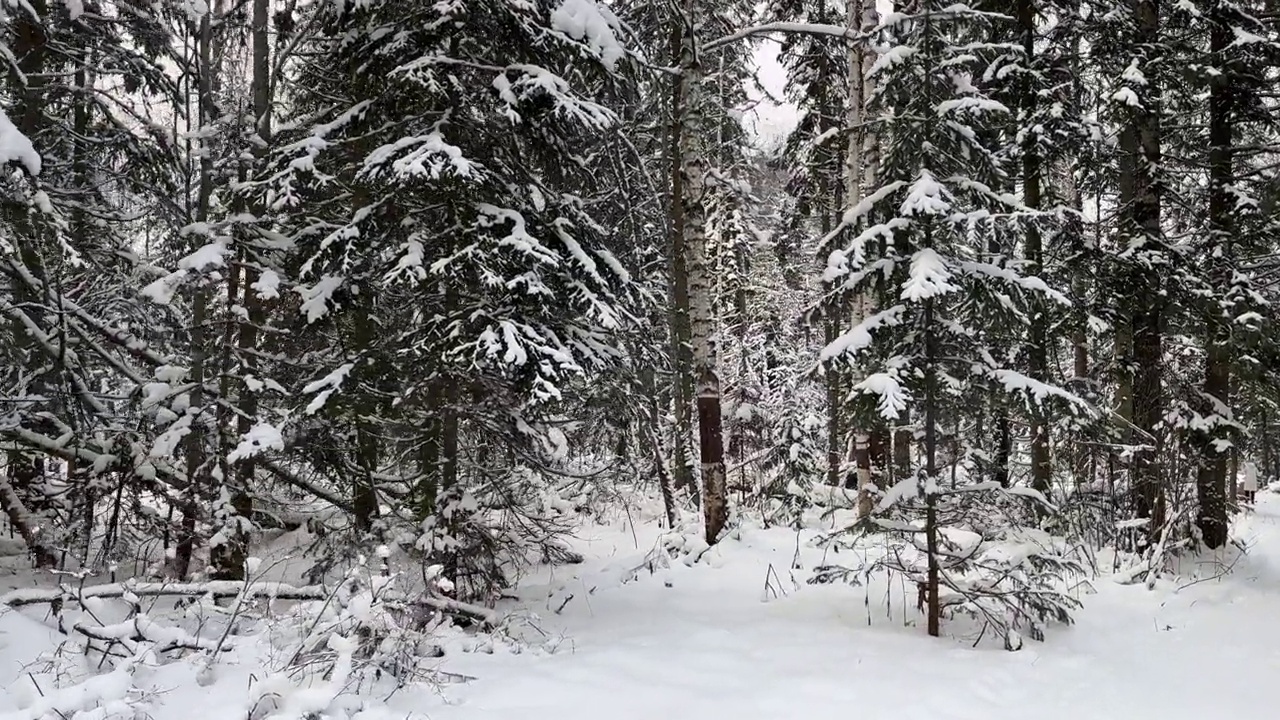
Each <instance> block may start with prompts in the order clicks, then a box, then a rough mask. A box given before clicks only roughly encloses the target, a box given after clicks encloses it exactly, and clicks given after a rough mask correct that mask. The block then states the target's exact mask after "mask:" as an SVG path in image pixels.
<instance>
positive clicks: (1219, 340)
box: [1196, 0, 1235, 548]
mask: <svg viewBox="0 0 1280 720" xmlns="http://www.w3.org/2000/svg"><path fill="white" fill-rule="evenodd" d="M1210 23H1211V25H1212V29H1211V30H1210V35H1209V52H1210V53H1211V54H1213V55H1214V56H1215V58H1217V60H1218V62H1220V63H1222V64H1223V65H1225V64H1226V63H1225V60H1224V59H1223V57H1222V56H1223V53H1224V52H1225V51H1226V50H1227V47H1228V45H1229V44H1230V43H1231V41H1232V32H1231V27H1230V25H1229V24H1228V19H1227V17H1226V8H1225V7H1224V3H1223V2H1222V0H1217V2H1215V3H1214V5H1213V8H1212V10H1211V13H1210ZM1218 69H1219V73H1218V74H1217V75H1215V76H1214V77H1212V78H1211V79H1210V83H1211V86H1210V89H1209V235H1210V241H1211V243H1212V245H1211V249H1210V251H1209V253H1208V255H1209V258H1210V262H1212V263H1213V269H1212V271H1211V278H1212V285H1213V287H1214V288H1215V289H1218V290H1219V291H1224V292H1225V291H1226V290H1227V288H1229V287H1230V285H1231V266H1232V264H1233V262H1232V260H1233V256H1232V243H1231V234H1232V222H1231V220H1232V218H1231V212H1232V207H1231V205H1232V203H1231V195H1230V192H1231V187H1230V186H1231V182H1232V175H1233V164H1234V157H1233V155H1234V153H1233V152H1232V150H1233V148H1232V142H1233V141H1234V138H1233V134H1234V133H1233V132H1232V123H1233V121H1234V117H1233V114H1234V112H1235V89H1234V88H1233V87H1232V82H1233V80H1234V76H1233V74H1232V73H1231V72H1230V69H1229V68H1226V67H1223V66H1221V65H1220V66H1219V68H1218ZM1224 314H1225V311H1222V310H1214V311H1212V312H1211V313H1210V323H1211V324H1210V326H1209V332H1210V336H1209V340H1208V343H1207V347H1206V348H1205V379H1204V394H1205V395H1206V396H1207V397H1208V398H1210V402H1211V403H1213V404H1214V405H1216V407H1210V408H1208V414H1207V416H1209V417H1216V418H1218V419H1219V420H1220V422H1221V423H1222V425H1218V426H1216V427H1213V428H1211V429H1210V430H1209V432H1208V433H1206V437H1205V438H1204V440H1205V442H1204V448H1203V457H1202V458H1201V459H1200V467H1199V468H1198V472H1197V476H1196V492H1197V495H1198V500H1199V512H1198V514H1197V517H1196V524H1197V525H1199V527H1200V535H1201V537H1202V539H1203V540H1204V544H1205V545H1207V546H1208V547H1210V548H1218V547H1222V546H1223V545H1225V544H1226V542H1227V456H1228V452H1227V449H1226V448H1225V447H1222V446H1220V445H1219V444H1218V443H1219V442H1225V441H1227V440H1229V439H1230V438H1229V433H1228V432H1227V431H1226V428H1225V423H1226V422H1227V421H1229V420H1230V419H1231V417H1230V413H1231V396H1230V391H1231V326H1230V319H1229V318H1225V317H1223V315H1224Z"/></svg>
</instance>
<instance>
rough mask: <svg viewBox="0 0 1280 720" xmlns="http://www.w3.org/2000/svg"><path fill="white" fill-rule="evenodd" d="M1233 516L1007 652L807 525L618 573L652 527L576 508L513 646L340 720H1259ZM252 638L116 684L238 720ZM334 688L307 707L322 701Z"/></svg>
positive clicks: (1270, 652)
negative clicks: (815, 581) (821, 541)
mask: <svg viewBox="0 0 1280 720" xmlns="http://www.w3.org/2000/svg"><path fill="white" fill-rule="evenodd" d="M1235 535H1236V537H1237V538H1238V539H1240V540H1241V541H1243V542H1244V543H1246V544H1247V545H1248V546H1249V552H1248V554H1247V555H1245V556H1244V557H1241V558H1239V559H1238V560H1235V558H1234V556H1233V557H1228V558H1226V561H1227V562H1232V561H1233V560H1234V567H1233V570H1232V572H1231V573H1230V574H1228V575H1225V576H1221V577H1215V576H1216V575H1218V574H1219V572H1218V570H1219V568H1218V565H1217V564H1216V562H1215V561H1214V559H1213V558H1201V559H1200V560H1199V561H1193V560H1186V561H1184V562H1183V567H1182V568H1181V575H1180V576H1178V577H1169V578H1166V579H1162V580H1161V581H1160V582H1159V583H1157V585H1156V587H1155V588H1154V589H1151V590H1148V589H1147V588H1146V587H1145V586H1143V585H1141V584H1137V585H1121V584H1119V583H1117V582H1114V581H1113V580H1111V579H1110V578H1109V577H1107V576H1105V575H1104V576H1102V577H1099V578H1097V579H1096V580H1094V581H1093V588H1094V592H1085V593H1084V594H1082V596H1081V599H1082V600H1083V602H1084V609H1083V610H1081V611H1080V612H1078V614H1077V624H1076V625H1075V626H1074V627H1070V628H1062V629H1055V630H1053V631H1052V632H1051V633H1050V634H1049V637H1048V639H1047V642H1045V643H1035V642H1028V643H1027V644H1026V646H1025V648H1024V649H1023V650H1021V651H1020V652H1012V653H1011V652H1005V651H1003V650H1001V649H999V648H998V647H990V648H988V647H985V646H982V647H979V648H978V649H973V648H971V647H970V645H971V638H964V637H949V638H942V639H930V638H928V637H926V636H925V634H924V631H923V629H922V627H921V626H920V622H919V621H920V620H921V618H920V616H919V615H918V614H917V612H916V608H915V605H914V593H911V595H912V597H911V602H910V603H907V604H906V606H905V607H904V603H903V602H902V601H901V593H900V592H898V593H891V594H890V598H891V599H892V601H893V607H892V609H891V610H888V611H886V608H885V592H886V588H883V587H879V588H874V587H873V589H872V590H871V591H870V592H868V591H867V590H865V589H863V588H853V587H848V586H843V585H836V586H813V585H808V584H806V583H805V582H804V581H805V580H806V579H807V577H808V572H809V570H810V569H811V568H812V567H813V566H814V565H815V564H817V563H818V562H819V561H820V560H821V559H822V552H823V551H822V550H821V549H819V548H816V547H812V546H811V545H810V544H809V543H808V542H807V540H808V539H809V538H810V537H811V535H810V534H808V533H806V534H805V535H803V536H802V537H801V539H800V543H799V548H800V554H799V557H800V561H801V562H800V564H801V565H802V568H801V569H799V570H795V571H792V570H791V566H792V561H793V558H795V557H796V552H797V537H796V535H795V533H793V532H791V531H788V530H786V529H780V528H775V529H770V530H762V529H749V530H744V531H742V532H741V533H740V535H739V536H738V537H737V538H736V539H733V540H730V541H727V542H725V543H723V544H722V545H721V546H719V547H717V548H714V549H712V550H710V551H709V552H707V553H706V554H705V555H704V556H703V557H702V560H701V561H700V562H698V563H696V564H686V563H683V562H681V561H679V560H676V561H673V562H672V563H671V564H670V567H667V568H659V569H657V570H656V571H655V572H653V573H650V571H649V570H648V569H643V568H642V569H641V570H640V572H639V573H638V574H636V573H633V572H632V571H633V570H635V569H636V568H640V567H641V566H643V565H644V561H645V558H646V556H647V555H648V554H649V550H650V549H651V548H652V547H653V544H654V542H655V540H656V538H657V530H654V529H652V528H650V527H647V526H646V525H645V524H644V523H641V526H640V527H638V528H633V527H632V526H631V525H630V524H629V523H625V522H622V521H619V522H618V523H616V524H614V525H612V526H592V527H590V528H588V529H585V530H584V531H583V533H582V537H581V538H580V540H579V543H578V549H580V550H582V551H583V552H584V553H586V554H587V556H588V557H587V561H586V562H585V563H583V564H581V565H577V566H572V567H564V566H561V567H555V568H543V569H541V570H540V571H539V572H540V575H535V576H532V577H530V578H527V579H526V582H525V583H524V584H523V585H522V587H521V590H520V592H519V596H520V599H519V601H517V602H514V603H512V605H511V606H510V607H508V608H507V610H508V611H509V612H511V613H512V617H513V620H512V622H511V627H512V628H514V630H513V632H515V633H516V634H518V635H519V636H520V637H522V638H523V639H524V641H525V642H524V643H522V644H516V643H511V642H477V641H476V640H474V639H466V638H462V637H453V638H451V639H449V640H448V641H447V642H446V643H445V644H446V649H447V650H448V652H447V653H446V656H445V657H443V658H441V659H440V660H438V661H433V662H438V664H439V668H440V669H441V670H442V671H447V672H448V673H449V675H447V676H446V675H441V676H440V677H442V678H446V677H447V678H455V679H456V678H458V677H459V676H461V677H463V678H468V679H467V680H466V681H465V682H446V683H442V684H440V685H438V686H436V687H433V688H418V689H414V690H406V691H401V692H398V693H395V694H392V695H391V696H390V697H379V698H377V699H376V700H373V701H371V700H370V699H369V697H368V696H366V697H365V699H364V700H363V701H356V700H354V699H353V700H352V703H358V704H360V705H361V706H363V707H364V708H365V710H364V713H363V714H362V715H360V720H384V719H385V720H390V719H391V718H400V719H403V718H406V717H422V718H431V719H432V720H491V719H492V720H499V719H500V720H512V719H514V718H519V719H520V720H544V719H545V720H578V719H579V718H582V719H587V718H590V719H591V720H599V718H602V717H607V718H611V719H613V720H654V719H655V718H658V719H661V718H672V719H682V718H699V719H716V718H734V719H735V720H750V719H754V718H761V719H764V718H769V719H775V718H776V719H779V720H791V719H792V718H805V720H817V719H820V718H840V719H841V720H845V719H847V718H849V717H860V718H867V719H869V720H876V719H880V718H883V719H886V720H890V719H891V720H913V719H915V718H919V719H920V720H953V719H954V720H968V719H972V720H1002V719H1003V718H1010V719H1013V718H1017V719H1018V720H1028V719H1029V718H1030V719H1034V720H1057V719H1059V718H1062V719H1066V718H1071V720H1091V719H1094V718H1097V719H1111V718H1125V719H1126V720H1141V719H1143V718H1152V719H1156V718H1159V719H1160V720H1178V719H1180V718H1197V720H1198V719H1199V718H1203V717H1229V718H1239V719H1251V718H1257V719H1258V720H1262V719H1263V718H1267V717H1271V716H1272V715H1273V714H1274V688H1273V687H1272V685H1271V683H1272V682H1274V678H1275V673H1276V671H1277V670H1278V669H1280V620H1278V618H1280V496H1276V495H1273V494H1267V495H1265V497H1263V498H1261V501H1260V503H1259V507H1258V508H1257V510H1256V511H1255V512H1253V513H1250V514H1246V515H1244V516H1243V517H1242V518H1241V519H1240V520H1239V521H1238V522H1237V525H1236V528H1235ZM793 577H794V579H793ZM557 610H558V611H559V612H557ZM41 617H42V615H41V612H40V611H37V610H30V611H26V612H25V613H23V614H19V613H16V612H8V613H6V614H5V615H3V616H2V617H0V682H3V684H4V687H5V689H4V690H3V691H0V718H5V719H6V720H8V718H15V719H16V718H24V719H27V718H35V717H38V716H37V715H35V714H34V713H32V712H31V711H32V710H33V709H35V708H36V707H38V706H40V701H41V700H42V699H46V698H42V697H41V696H42V695H49V694H52V693H53V690H52V688H49V687H44V686H42V687H41V688H40V689H39V690H36V689H33V687H32V679H33V678H45V677H46V676H42V675H38V674H35V675H31V676H29V675H26V673H27V672H28V671H29V670H30V669H31V667H32V666H31V663H32V661H33V660H34V659H35V658H36V655H38V654H39V653H40V652H42V651H46V652H47V651H49V650H50V649H52V648H53V647H55V646H56V644H57V643H58V642H59V640H60V636H59V635H58V634H57V633H56V632H54V631H52V630H50V629H49V628H48V627H47V626H45V625H43V624H42V623H41V622H40V620H41ZM271 654H272V650H271V648H270V645H269V643H268V642H267V640H266V635H265V634H263V635H259V636H256V638H255V637H253V636H250V637H245V638H241V639H239V640H238V641H237V645H236V646H235V647H234V648H232V649H231V650H228V651H227V652H225V653H223V654H222V655H221V656H220V657H219V659H218V661H217V663H215V667H213V668H212V669H208V668H205V669H204V670H203V671H202V670H201V667H202V665H201V663H199V662H195V661H192V660H190V659H187V660H182V661H178V662H173V663H170V664H168V665H165V666H163V667H159V668H148V667H137V668H135V670H134V671H133V675H134V677H133V685H134V686H135V687H137V688H140V689H142V690H143V692H142V693H141V696H140V698H139V699H140V700H141V702H142V703H143V707H144V712H145V714H146V715H147V716H149V717H150V718H153V719H154V720H189V719H190V720H205V719H206V718H210V719H217V720H222V719H224V718H225V719H226V720H232V719H234V720H245V718H246V717H247V716H248V715H249V708H250V707H251V705H252V703H251V699H250V693H249V692H248V691H247V690H246V688H247V687H249V686H251V685H252V684H253V683H254V682H261V680H262V679H263V678H265V677H266V676H267V675H268V674H269V668H270V666H271V662H272V658H271ZM197 678H199V682H197ZM52 682H54V681H53V680H50V679H46V680H45V683H46V685H47V684H49V683H52ZM104 684H105V685H108V686H110V683H104ZM128 685H129V683H127V682H126V683H123V684H119V692H120V693H124V692H125V688H127V686H128ZM108 689H111V688H110V687H108ZM109 694H110V693H107V694H106V695H109ZM133 694H134V695H138V693H137V692H136V691H134V693H133ZM321 695H323V693H321ZM339 704H340V703H339ZM299 707H301V706H299ZM337 707H338V704H335V705H332V706H330V711H331V712H329V713H325V712H321V713H320V715H319V716H324V715H326V714H327V715H330V716H333V717H339V716H341V715H342V714H343V713H341V712H332V711H333V710H334V708H337ZM315 709H316V710H318V711H322V710H323V709H324V702H321V703H320V707H318V708H315ZM351 709H352V708H351V707H348V708H347V710H348V711H349V710H351ZM111 715H112V714H111V713H110V712H107V713H103V712H100V711H94V712H92V713H83V714H81V715H76V714H74V713H65V712H64V717H63V718H59V715H58V714H56V713H53V714H48V715H46V717H50V718H54V719H56V720H105V718H108V717H111ZM273 717H274V718H276V720H285V718H286V717H288V720H294V718H300V717H302V715H300V714H295V715H293V716H292V717H290V716H288V715H287V714H277V715H274V716H273Z"/></svg>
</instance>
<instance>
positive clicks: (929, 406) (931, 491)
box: [924, 231, 942, 637]
mask: <svg viewBox="0 0 1280 720" xmlns="http://www.w3.org/2000/svg"><path fill="white" fill-rule="evenodd" d="M926 232H927V231H926ZM927 242H928V241H927V240H926V243H927ZM926 246H927V245H926ZM933 320H934V318H933V299H932V298H929V299H927V300H925V304H924V344H925V351H924V352H925V379H924V383H925V384H924V388H925V389H924V462H925V465H924V472H925V480H924V482H925V488H924V500H925V520H924V528H925V550H926V552H927V553H928V555H929V574H928V580H927V586H926V588H925V589H926V592H927V600H928V604H929V607H928V612H929V619H928V623H929V635H931V636H932V637H938V634H939V633H940V631H941V627H940V626H941V624H942V598H941V595H940V587H939V574H940V572H941V569H940V568H939V566H938V410H937V397H936V388H935V387H934V385H935V383H936V382H937V367H936V364H937V361H938V358H937V346H936V342H935V338H934V327H933Z"/></svg>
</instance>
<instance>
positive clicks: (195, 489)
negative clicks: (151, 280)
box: [173, 8, 215, 579]
mask: <svg viewBox="0 0 1280 720" xmlns="http://www.w3.org/2000/svg"><path fill="white" fill-rule="evenodd" d="M211 15H212V10H210V9H208V8H206V11H205V13H204V14H203V15H201V17H200V26H199V36H198V37H197V48H198V52H199V62H198V63H197V72H198V73H199V76H198V78H197V84H198V87H199V90H198V93H197V99H196V105H197V110H196V114H197V118H198V122H199V127H201V128H207V127H208V126H209V125H210V124H211V123H212V122H213V121H214V119H215V117H214V116H215V110H214V96H213V88H214V85H213V83H214V77H213V74H214V70H213V18H212V17H211ZM200 143H201V153H200V186H199V190H198V193H197V199H196V217H195V220H196V221H197V222H202V223H203V222H207V221H208V219H209V210H210V207H211V203H212V200H213V153H212V152H211V151H210V143H211V140H210V139H209V138H207V137H202V138H201V139H200ZM208 307H209V289H208V287H207V286H206V285H205V283H204V281H203V279H197V280H196V289H195V297H194V299H193V300H192V303H191V330H190V334H189V337H190V354H191V367H190V375H191V384H192V389H191V394H190V398H191V404H190V409H189V410H188V412H189V413H191V432H190V433H189V434H188V435H187V437H186V475H187V491H186V495H185V497H184V503H183V507H182V526H181V528H180V530H179V533H178V543H177V546H176V547H175V549H174V567H173V569H174V574H175V575H176V576H177V577H178V578H179V579H184V578H186V577H187V574H188V572H189V571H190V569H191V557H192V554H193V552H194V550H195V544H196V527H197V522H198V519H199V517H200V507H201V505H202V504H203V503H204V501H205V499H206V498H205V497H204V496H205V495H207V494H208V490H209V487H208V484H209V482H208V481H209V478H208V475H209V473H208V458H207V448H206V447H205V428H204V423H205V420H204V418H203V415H204V402H205V387H204V384H205V380H206V377H205V375H206V370H207V368H206V367H205V365H206V361H207V348H206V337H205V330H206V328H205V325H206V323H207V322H208V319H209V318H208V314H209V311H208Z"/></svg>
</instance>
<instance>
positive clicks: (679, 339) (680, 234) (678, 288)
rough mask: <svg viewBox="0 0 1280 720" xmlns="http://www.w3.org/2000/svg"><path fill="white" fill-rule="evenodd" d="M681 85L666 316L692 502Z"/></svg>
mask: <svg viewBox="0 0 1280 720" xmlns="http://www.w3.org/2000/svg"><path fill="white" fill-rule="evenodd" d="M687 32H689V30H688V29H686V28H684V27H683V25H682V23H679V22H677V23H675V25H674V26H673V27H672V29H671V57H672V60H673V62H674V63H675V64H677V65H678V64H679V63H680V62H681V53H682V49H681V48H682V47H683V42H684V35H685V33H687ZM683 93H684V90H683V87H682V82H681V79H680V78H679V77H675V78H672V80H671V127H670V131H669V132H670V144H669V145H668V147H667V154H668V160H669V163H668V164H669V167H670V173H669V174H670V184H671V194H670V197H669V201H670V210H669V215H670V217H669V218H668V227H669V231H670V238H671V242H670V247H669V248H668V250H669V252H670V253H671V255H670V273H671V279H670V291H671V305H670V307H669V308H668V313H667V321H668V325H669V331H670V337H671V368H672V380H671V384H672V390H673V392H672V395H673V397H674V403H675V427H674V428H673V431H672V432H673V438H672V453H671V456H672V461H673V462H672V465H673V467H672V477H673V480H674V482H675V486H676V488H677V489H679V490H683V491H685V492H687V493H689V495H690V497H692V498H693V499H694V500H695V501H696V500H697V497H698V488H697V485H696V484H695V483H694V478H693V464H692V463H691V462H690V459H689V438H691V437H692V436H693V432H692V428H693V415H692V412H693V357H692V355H691V354H690V352H691V351H690V342H691V341H690V326H689V260H688V257H689V253H688V249H687V247H686V242H687V240H686V233H685V224H686V222H687V220H686V217H685V208H684V178H683V174H682V173H683V170H682V164H681V153H682V148H683V144H682V143H683V133H684V131H685V128H684V102H685V100H684V95H683Z"/></svg>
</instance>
